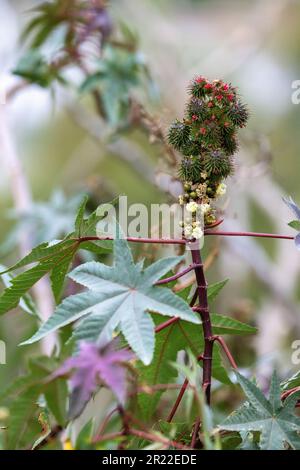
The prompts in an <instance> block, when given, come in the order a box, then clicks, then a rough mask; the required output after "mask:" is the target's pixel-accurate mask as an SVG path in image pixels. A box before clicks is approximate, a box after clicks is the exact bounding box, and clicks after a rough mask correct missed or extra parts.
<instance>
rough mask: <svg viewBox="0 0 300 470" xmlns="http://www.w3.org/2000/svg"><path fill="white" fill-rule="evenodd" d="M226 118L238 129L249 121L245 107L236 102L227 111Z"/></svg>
mask: <svg viewBox="0 0 300 470" xmlns="http://www.w3.org/2000/svg"><path fill="white" fill-rule="evenodd" d="M228 116H229V118H230V119H231V121H232V122H233V124H235V125H236V126H239V127H244V126H245V125H246V122H247V121H248V119H249V111H248V108H247V106H246V105H245V104H244V103H242V102H241V101H240V100H238V101H237V102H236V103H233V104H232V106H231V108H230V110H229V111H228Z"/></svg>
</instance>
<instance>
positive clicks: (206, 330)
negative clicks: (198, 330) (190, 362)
mask: <svg viewBox="0 0 300 470" xmlns="http://www.w3.org/2000/svg"><path fill="white" fill-rule="evenodd" d="M191 253H192V260H193V264H195V265H197V267H195V275H196V281H197V290H198V299H199V305H198V308H197V310H198V312H199V314H200V316H201V320H202V328H203V336H204V353H203V358H202V363H203V378H202V386H203V390H204V393H205V398H206V402H207V404H208V405H210V392H211V375H212V353H213V341H211V338H212V336H213V332H212V325H211V319H210V314H209V307H208V300H207V282H206V279H205V274H204V267H203V263H202V258H201V252H200V248H197V249H193V250H191Z"/></svg>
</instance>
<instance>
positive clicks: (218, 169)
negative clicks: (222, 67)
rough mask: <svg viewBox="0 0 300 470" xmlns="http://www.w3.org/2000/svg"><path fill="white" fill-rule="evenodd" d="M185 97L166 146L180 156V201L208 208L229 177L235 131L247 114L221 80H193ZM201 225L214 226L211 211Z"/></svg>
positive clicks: (233, 90) (200, 78)
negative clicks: (185, 99) (176, 151)
mask: <svg viewBox="0 0 300 470" xmlns="http://www.w3.org/2000/svg"><path fill="white" fill-rule="evenodd" d="M189 94H190V98H189V101H188V103H187V106H186V112H185V116H184V118H183V120H182V121H179V120H177V121H176V122H174V123H173V124H172V125H171V127H170V129H169V142H170V144H171V145H172V146H173V147H174V148H175V149H176V150H178V151H180V152H181V153H182V154H183V155H184V157H183V159H182V161H181V165H180V168H179V176H180V178H181V180H182V181H183V183H184V185H185V193H184V195H182V196H181V198H180V200H181V202H182V203H188V202H190V201H196V202H197V203H198V204H210V202H211V199H215V198H216V197H218V195H220V194H223V193H224V188H223V189H222V190H221V189H220V187H221V186H220V185H222V181H223V180H224V179H225V178H227V177H228V176H229V175H231V174H232V173H233V170H234V165H233V155H234V153H235V152H236V151H237V148H238V143H237V131H238V129H239V128H242V127H244V126H245V125H246V122H247V120H248V117H249V113H248V109H247V106H246V105H245V104H244V103H243V102H242V101H241V99H240V97H239V96H238V94H237V90H236V88H234V87H233V86H232V85H231V84H228V83H225V82H223V81H222V80H214V81H209V80H207V79H206V78H204V77H202V76H198V77H195V78H194V79H193V80H192V82H191V83H190V86H189ZM187 188H188V189H187ZM205 221H206V223H208V222H209V223H213V222H214V212H213V210H212V209H211V210H210V211H206V214H205Z"/></svg>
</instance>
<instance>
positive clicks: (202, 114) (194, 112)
mask: <svg viewBox="0 0 300 470" xmlns="http://www.w3.org/2000/svg"><path fill="white" fill-rule="evenodd" d="M187 114H188V116H189V118H190V119H192V120H193V121H200V122H201V121H204V120H205V119H207V118H208V117H209V110H208V108H207V104H206V103H205V101H204V100H202V99H200V98H195V97H194V96H193V97H192V98H191V100H190V101H189V102H188V105H187Z"/></svg>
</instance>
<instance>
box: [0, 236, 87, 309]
mask: <svg viewBox="0 0 300 470" xmlns="http://www.w3.org/2000/svg"><path fill="white" fill-rule="evenodd" d="M46 245H47V246H45V244H42V245H40V246H39V247H38V248H36V249H34V250H33V251H32V252H31V253H30V254H29V255H28V256H26V257H25V258H24V259H23V260H22V261H20V262H19V263H17V264H16V265H15V266H14V267H13V268H11V269H10V270H8V271H11V270H12V269H16V268H19V267H21V266H24V265H26V264H29V263H31V262H33V261H36V260H37V261H39V262H38V264H37V265H36V266H34V267H33V268H31V269H29V270H28V271H25V272H23V273H21V274H19V275H18V276H16V277H14V278H13V279H12V281H11V285H10V287H8V288H7V289H5V291H4V292H3V293H2V295H1V297H0V314H4V313H6V312H8V311H9V310H11V309H13V308H15V307H17V305H18V303H19V302H20V299H21V297H22V296H24V294H25V293H26V292H28V291H29V289H30V288H31V287H32V286H33V285H34V284H36V283H37V282H38V281H39V280H40V279H41V278H42V277H43V276H45V275H46V274H47V273H48V272H50V271H52V270H53V269H55V268H56V267H57V266H60V265H61V263H63V262H64V261H65V259H66V258H69V256H70V254H71V253H75V251H76V250H75V248H76V247H77V246H78V243H77V242H76V241H74V240H73V241H71V240H65V241H64V242H60V243H56V244H55V245H52V246H49V245H48V244H46ZM58 269H59V268H58ZM58 274H59V273H58ZM53 281H54V292H55V294H56V295H57V294H58V292H60V290H61V286H60V284H61V282H62V281H63V279H62V277H61V276H57V279H55V280H53Z"/></svg>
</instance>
